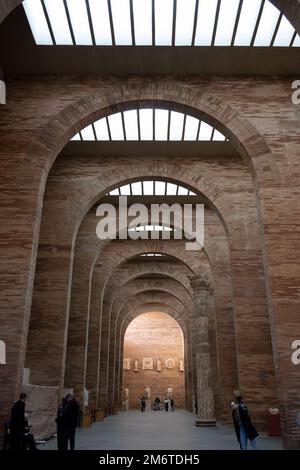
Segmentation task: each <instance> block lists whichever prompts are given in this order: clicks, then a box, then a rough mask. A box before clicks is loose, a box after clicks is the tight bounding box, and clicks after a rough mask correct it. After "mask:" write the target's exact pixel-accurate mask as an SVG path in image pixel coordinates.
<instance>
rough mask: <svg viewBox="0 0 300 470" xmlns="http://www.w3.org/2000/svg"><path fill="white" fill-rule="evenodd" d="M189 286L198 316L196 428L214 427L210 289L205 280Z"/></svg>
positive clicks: (193, 282) (196, 332) (196, 280)
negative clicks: (210, 342)
mask: <svg viewBox="0 0 300 470" xmlns="http://www.w3.org/2000/svg"><path fill="white" fill-rule="evenodd" d="M191 286H192V288H193V290H194V293H195V303H196V307H197V313H198V316H197V318H196V319H195V322H194V328H195V336H196V338H197V339H196V344H195V352H196V373H197V404H198V419H197V420H196V423H195V424H196V426H215V425H216V419H215V406H214V393H213V387H212V368H211V361H210V347H209V337H208V322H209V320H208V316H207V305H208V302H209V297H210V295H211V288H210V285H209V282H208V280H207V279H206V278H204V277H203V278H197V277H193V278H192V279H191Z"/></svg>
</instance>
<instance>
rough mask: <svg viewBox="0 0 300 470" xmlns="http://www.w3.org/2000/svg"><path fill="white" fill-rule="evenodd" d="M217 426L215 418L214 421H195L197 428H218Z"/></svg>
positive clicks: (200, 419)
mask: <svg viewBox="0 0 300 470" xmlns="http://www.w3.org/2000/svg"><path fill="white" fill-rule="evenodd" d="M216 425H217V422H216V420H215V419H214V418H212V419H202V418H198V419H196V421H195V426H197V427H201V428H205V427H212V426H216Z"/></svg>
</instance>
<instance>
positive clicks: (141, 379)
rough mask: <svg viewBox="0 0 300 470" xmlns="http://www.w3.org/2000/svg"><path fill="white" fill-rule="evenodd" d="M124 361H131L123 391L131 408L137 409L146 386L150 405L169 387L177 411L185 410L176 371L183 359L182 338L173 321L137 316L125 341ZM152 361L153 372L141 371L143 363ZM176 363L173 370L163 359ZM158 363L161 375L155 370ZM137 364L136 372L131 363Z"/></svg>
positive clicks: (156, 314) (181, 381) (181, 379)
mask: <svg viewBox="0 0 300 470" xmlns="http://www.w3.org/2000/svg"><path fill="white" fill-rule="evenodd" d="M124 358H130V370H124V388H128V389H129V399H130V408H138V407H139V406H140V397H141V395H143V393H144V389H145V387H146V386H147V385H148V386H149V387H150V389H151V401H153V400H154V398H155V397H156V396H159V398H160V399H161V400H163V399H164V398H165V396H166V391H167V388H168V387H172V388H173V391H174V401H175V405H176V406H177V407H178V408H184V372H182V371H180V369H179V360H180V359H183V336H182V332H181V329H180V327H179V325H178V324H177V323H176V321H175V320H174V319H173V318H171V317H170V316H168V315H166V314H165V313H160V312H151V313H144V314H143V315H140V316H139V317H137V318H136V319H135V320H133V321H132V323H131V324H130V325H129V327H128V329H127V331H126V335H125V341H124ZM143 358H153V370H143V369H142V359H143ZM170 358H172V359H175V366H174V368H173V369H168V368H167V367H166V365H165V361H166V359H170ZM157 359H159V360H160V361H161V367H162V370H161V372H158V371H157V370H156V363H157ZM135 360H138V361H139V370H138V372H135V371H134V361H135Z"/></svg>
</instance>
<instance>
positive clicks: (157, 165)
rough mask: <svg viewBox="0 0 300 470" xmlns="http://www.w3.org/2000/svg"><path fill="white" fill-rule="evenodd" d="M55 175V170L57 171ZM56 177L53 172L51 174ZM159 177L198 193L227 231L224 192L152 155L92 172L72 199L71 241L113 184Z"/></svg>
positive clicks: (230, 207)
mask: <svg viewBox="0 0 300 470" xmlns="http://www.w3.org/2000/svg"><path fill="white" fill-rule="evenodd" d="M58 175H59V172H58ZM55 176H56V175H55ZM149 178H153V179H156V178H159V179H163V180H165V181H169V182H172V183H175V184H179V185H180V184H183V185H185V186H187V187H189V188H190V189H191V190H192V191H194V192H196V193H197V192H198V193H200V194H202V195H203V196H204V197H205V198H206V199H207V201H208V202H209V204H210V206H211V207H212V208H213V209H214V210H215V211H216V212H217V214H218V216H219V218H220V220H221V222H222V223H223V226H224V228H225V230H226V232H227V233H228V231H229V230H230V224H228V220H230V219H231V217H232V214H233V212H234V208H233V205H232V202H231V201H230V198H229V197H228V194H227V193H226V192H225V191H222V190H221V189H220V188H217V187H216V185H215V184H214V183H213V182H212V179H211V178H209V177H208V176H202V175H201V174H200V175H199V174H196V173H195V172H193V171H191V170H189V169H188V168H186V167H184V166H180V165H176V164H174V163H172V162H171V161H170V162H168V163H166V162H163V163H162V162H161V160H159V159H158V160H156V157H155V155H154V156H153V158H151V159H149V160H148V161H147V162H146V161H142V162H141V163H140V164H139V165H136V164H126V165H120V166H118V167H117V168H113V169H112V170H108V171H105V172H99V173H96V174H95V176H94V178H90V187H89V190H88V192H86V193H83V194H81V197H80V200H78V201H77V200H75V198H73V205H74V208H73V210H76V214H77V217H76V224H75V229H74V235H73V241H75V239H76V236H77V233H78V230H79V227H80V224H81V223H82V222H83V220H84V217H85V216H86V215H87V213H88V211H89V210H90V209H91V208H92V206H94V205H95V204H97V203H100V202H101V199H102V198H103V197H104V196H105V195H106V194H107V192H109V191H110V190H112V189H113V188H115V187H118V186H122V185H124V184H127V183H131V182H133V181H136V180H141V179H149Z"/></svg>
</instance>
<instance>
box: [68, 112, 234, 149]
mask: <svg viewBox="0 0 300 470" xmlns="http://www.w3.org/2000/svg"><path fill="white" fill-rule="evenodd" d="M153 129H155V136H154V135H153ZM198 134H199V137H198ZM95 136H96V138H95ZM71 140H84V141H94V140H98V141H105V140H119V141H123V140H131V141H138V140H141V141H145V140H146V141H147V140H156V141H167V140H170V141H181V140H185V141H197V140H211V141H225V140H226V137H225V136H224V135H223V134H222V133H221V132H219V131H217V129H214V128H213V127H212V126H210V125H209V124H207V123H205V122H203V121H200V120H199V119H197V118H195V117H192V116H189V115H186V114H183V113H179V112H177V111H171V112H170V111H168V110H167V109H132V110H130V111H123V112H119V113H115V114H111V115H109V116H108V118H102V119H99V120H98V121H96V122H94V123H93V124H91V125H89V126H87V127H86V128H84V129H82V131H80V133H78V134H76V136H74V137H73V138H72V139H71Z"/></svg>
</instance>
